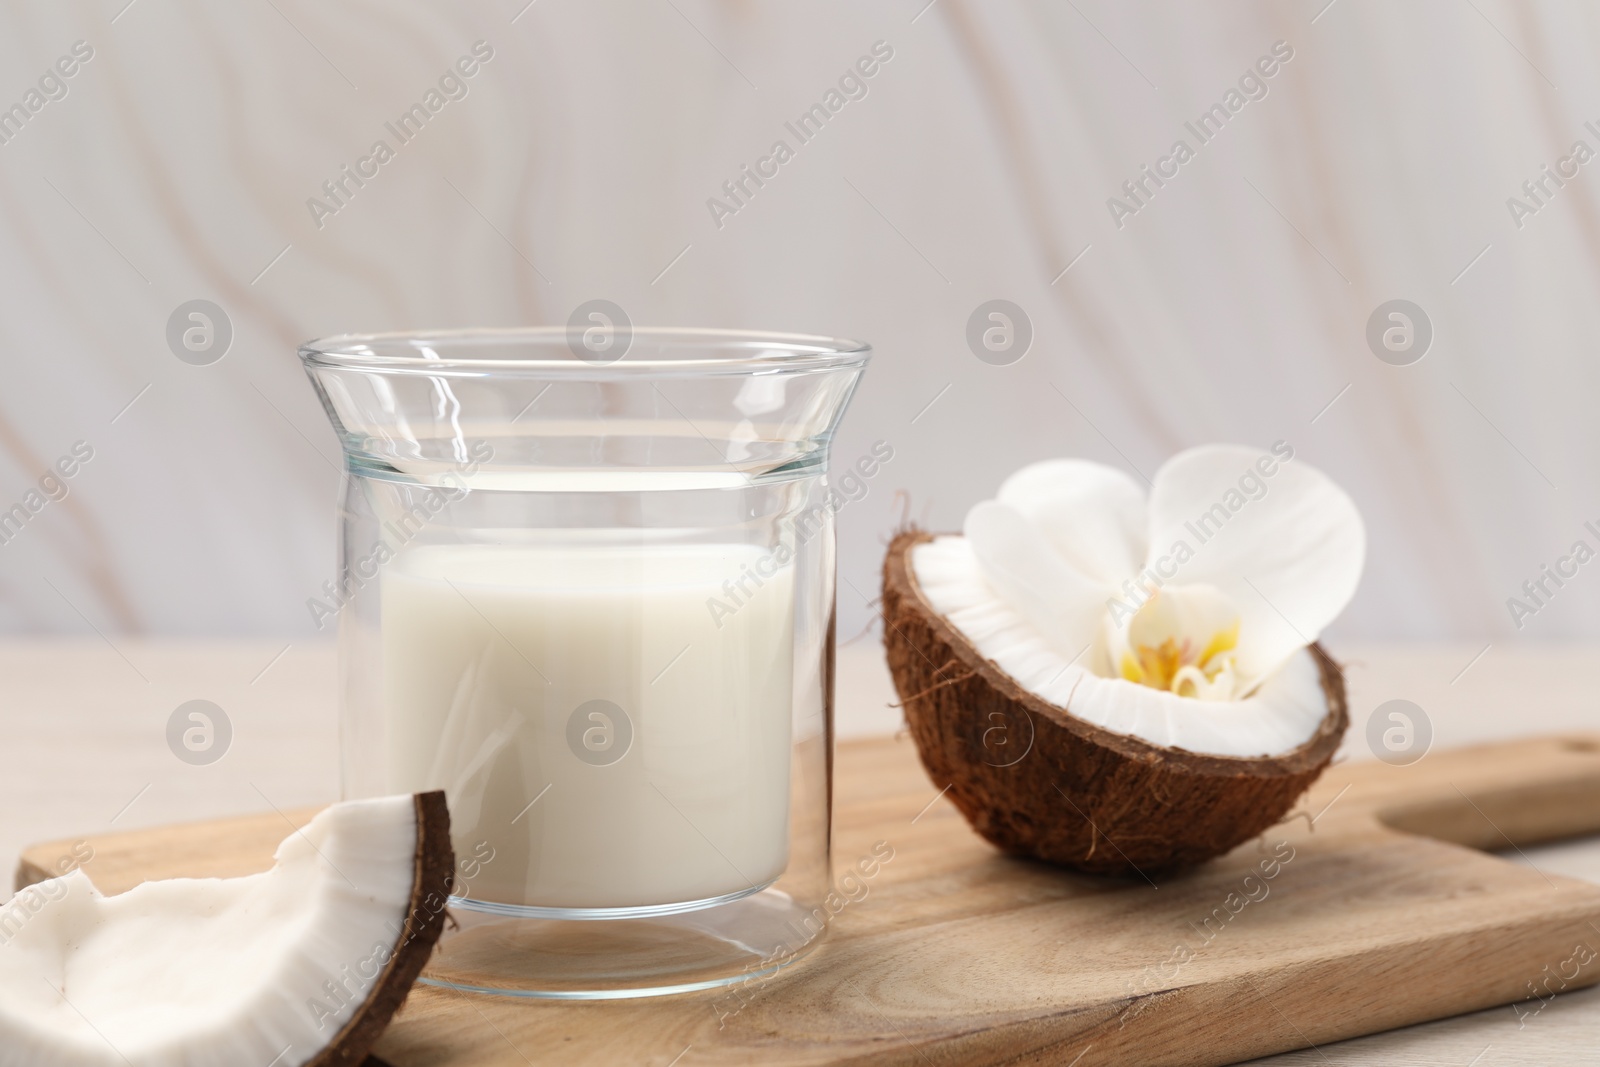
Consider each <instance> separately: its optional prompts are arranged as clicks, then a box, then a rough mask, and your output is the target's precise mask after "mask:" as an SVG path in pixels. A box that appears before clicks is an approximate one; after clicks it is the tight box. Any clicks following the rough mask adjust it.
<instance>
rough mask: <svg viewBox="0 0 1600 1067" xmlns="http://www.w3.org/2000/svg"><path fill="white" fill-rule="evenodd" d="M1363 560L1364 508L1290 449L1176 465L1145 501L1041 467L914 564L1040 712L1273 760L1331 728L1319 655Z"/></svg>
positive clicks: (1068, 471)
mask: <svg viewBox="0 0 1600 1067" xmlns="http://www.w3.org/2000/svg"><path fill="white" fill-rule="evenodd" d="M1365 552H1366V534H1365V528H1364V526H1363V525H1362V522H1361V517H1360V514H1359V512H1358V511H1357V510H1356V507H1355V505H1354V503H1353V502H1352V501H1351V500H1350V498H1349V497H1348V496H1346V495H1345V493H1344V492H1343V491H1342V490H1341V489H1339V487H1338V486H1336V485H1334V484H1333V483H1332V482H1331V481H1330V480H1329V479H1328V478H1327V477H1326V476H1325V475H1323V474H1322V473H1321V472H1320V471H1317V470H1315V469H1314V468H1312V467H1309V466H1307V465H1306V464H1304V463H1303V462H1300V461H1298V460H1297V459H1296V458H1295V456H1294V450H1293V449H1292V448H1290V447H1288V446H1287V445H1285V444H1284V443H1283V442H1279V443H1278V444H1277V445H1275V446H1274V448H1273V450H1272V451H1271V452H1262V451H1259V450H1254V449H1249V448H1244V447H1241V446H1236V445H1208V446H1203V447H1201V448H1195V449H1190V450H1188V451H1186V452H1183V453H1180V454H1178V455H1177V456H1175V457H1173V458H1172V459H1171V460H1169V461H1168V462H1167V463H1166V464H1165V465H1164V466H1163V467H1162V468H1161V470H1160V471H1158V472H1157V473H1156V476H1155V478H1154V481H1153V483H1152V485H1151V487H1150V490H1149V494H1148V497H1147V496H1146V492H1145V487H1144V486H1143V485H1141V484H1139V483H1138V482H1135V481H1134V480H1133V479H1132V478H1131V477H1129V476H1128V475H1126V474H1125V473H1123V472H1121V471H1118V470H1115V469H1114V468H1110V467H1105V466H1102V465H1100V464H1096V463H1089V462H1087V461H1084V460H1075V459H1062V460H1047V461H1045V462H1042V463H1036V464H1033V465H1031V466H1029V467H1024V468H1023V469H1022V470H1020V471H1018V472H1017V473H1016V474H1013V475H1012V476H1011V477H1010V478H1008V479H1007V480H1006V481H1005V482H1004V483H1003V484H1002V485H1001V487H1000V490H999V492H998V494H997V496H996V499H994V500H988V501H984V502H982V503H980V504H978V505H977V506H975V507H974V508H973V509H972V511H971V512H969V513H968V515H967V519H966V523H965V524H964V527H963V534H962V535H961V536H943V537H936V538H934V539H933V540H931V541H924V542H921V543H919V544H917V545H915V546H914V547H913V548H912V550H911V553H910V559H909V561H908V562H909V565H910V569H911V572H912V573H913V574H914V575H915V577H916V580H917V584H918V586H919V587H920V588H921V590H922V593H923V596H924V597H925V598H926V600H927V602H928V605H929V607H931V608H932V609H933V611H934V612H936V613H937V614H938V615H940V616H942V617H943V618H944V619H945V620H946V621H947V622H948V623H949V624H950V625H951V626H952V627H953V628H954V629H956V630H957V631H958V632H959V633H960V634H961V635H962V636H963V637H964V638H966V640H967V641H968V642H969V643H970V644H971V645H972V646H973V647H974V648H975V649H976V650H977V651H978V653H979V654H980V655H982V656H983V657H984V658H985V659H987V660H989V661H991V662H992V663H993V664H994V665H995V666H996V667H997V668H998V669H999V670H1001V671H1002V672H1003V673H1004V674H1006V675H1007V676H1008V677H1009V678H1011V679H1012V680H1013V681H1015V682H1016V683H1017V684H1018V685H1019V686H1021V687H1022V688H1023V689H1025V690H1027V691H1028V692H1030V693H1032V694H1034V695H1036V696H1038V697H1039V698H1041V699H1042V700H1044V701H1046V702H1048V703H1050V704H1052V705H1055V706H1056V707H1059V708H1063V709H1065V710H1067V711H1068V713H1069V714H1071V715H1072V716H1074V717H1076V718H1078V719H1080V720H1083V721H1085V722H1089V723H1092V724H1094V725H1096V726H1099V727H1101V728H1103V729H1105V730H1109V731H1111V732H1113V733H1117V734H1122V735H1124V736H1128V737H1135V738H1138V739H1140V740H1143V741H1146V742H1148V743H1150V744H1152V745H1157V746H1161V747H1164V748H1179V749H1184V750H1187V751H1189V752H1194V753H1198V754H1203V755H1213V756H1232V757H1240V758H1261V757H1265V756H1276V755H1283V754H1285V753H1288V752H1291V751H1293V750H1294V749H1296V748H1299V747H1300V746H1301V745H1303V744H1305V743H1306V742H1307V741H1309V740H1311V738H1312V737H1313V736H1314V735H1315V734H1316V733H1317V730H1318V727H1319V726H1320V725H1321V723H1322V721H1323V720H1324V719H1325V718H1326V716H1327V715H1328V711H1329V707H1328V698H1327V695H1326V693H1325V692H1324V690H1323V688H1322V681H1321V672H1320V670H1319V668H1318V665H1317V661H1316V659H1315V657H1314V656H1313V655H1312V653H1311V652H1310V651H1309V649H1308V647H1307V646H1309V645H1310V644H1311V642H1313V641H1314V640H1316V638H1317V636H1318V635H1319V634H1320V632H1321V630H1322V629H1323V627H1325V626H1326V625H1327V624H1328V623H1329V622H1331V621H1332V620H1333V618H1334V617H1335V616H1337V615H1338V614H1339V612H1340V611H1341V610H1343V608H1344V606H1345V605H1346V604H1347V603H1348V602H1349V600H1350V598H1351V596H1352V595H1353V594H1354V592H1355V587H1356V585H1357V582H1358V581H1359V578H1360V574H1361V569H1362V564H1363V562H1364V559H1365ZM1269 596H1270V599H1269Z"/></svg>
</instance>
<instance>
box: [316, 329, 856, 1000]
mask: <svg viewBox="0 0 1600 1067" xmlns="http://www.w3.org/2000/svg"><path fill="white" fill-rule="evenodd" d="M595 322H596V325H593V326H591V327H589V328H587V329H584V330H562V329H559V328H555V329H526V330H459V331H446V332H439V333H406V334H373V335H349V336H342V337H334V338H329V339H326V340H322V341H314V342H311V343H308V344H307V345H305V346H304V347H303V348H302V349H301V351H300V355H301V359H302V360H303V361H304V364H305V367H306V370H307V372H308V373H309V375H310V377H311V380H312V382H313V384H314V385H315V387H316V389H317V392H318V394H319V396H320V397H321V399H322V402H323V405H324V407H325V409H326V410H327V413H328V416H329V418H330V419H332V420H333V425H334V427H335V429H336V430H337V431H338V434H339V438H340V441H341V442H342V444H343V447H344V454H345V461H346V472H347V473H346V478H345V486H344V494H343V503H342V510H341V514H340V519H341V522H340V541H339V579H338V581H337V583H333V584H330V586H329V587H327V588H326V589H325V592H326V594H327V596H326V598H325V599H324V600H321V601H318V602H314V603H313V611H314V612H315V613H317V614H319V616H321V615H325V616H327V617H329V618H331V617H332V616H334V615H337V616H338V621H339V634H340V664H341V684H342V687H343V710H342V718H341V745H342V771H343V789H344V794H345V796H346V797H365V796H375V795H381V794H390V793H402V792H416V791H420V790H428V789H443V790H445V792H446V794H447V796H448V798H449V803H450V816H451V824H452V837H453V839H454V844H455V849H456V855H457V860H458V870H457V876H456V889H455V893H454V895H453V896H452V899H451V909H452V913H453V915H454V916H455V918H456V920H457V922H458V924H459V928H458V929H457V930H455V931H453V932H450V933H447V934H446V937H445V940H444V941H443V942H442V943H441V945H440V948H439V950H438V952H437V953H436V954H435V956H434V958H433V961H432V963H431V964H430V966H429V969H428V970H427V971H426V972H425V976H424V980H425V981H431V982H434V983H438V984H446V985H451V986H455V987H457V988H462V989H469V990H474V991H480V992H493V993H505V994H513V995H523V996H535V997H572V998H604V997H624V996H642V995H649V994H657V993H673V992H681V991H686V990H690V989H702V988H709V987H712V986H716V985H720V984H724V983H727V982H731V981H736V980H741V979H748V978H751V977H755V976H759V975H764V974H769V973H771V972H773V971H776V970H777V969H779V968H781V967H783V966H786V965H787V964H788V963H790V962H792V961H793V960H794V959H796V958H797V957H798V956H799V955H800V954H801V953H803V952H804V951H806V950H807V949H808V948H810V947H811V946H813V945H814V944H815V943H816V940H817V938H818V937H819V936H820V935H821V933H822V931H823V929H824V927H825V926H826V922H827V915H828V912H827V909H826V908H825V907H824V899H825V897H826V896H827V893H828V890H829V886H830V881H831V871H830V866H829V821H830V798H831V794H832V781H831V775H832V743H833V692H832V690H833V668H832V655H833V636H834V530H833V511H832V508H831V507H830V506H829V494H828V485H827V479H828V473H827V468H828V447H829V443H830V441H831V438H832V436H833V432H834V428H835V426H836V425H837V424H838V421H839V418H840V416H841V414H842V413H843V411H844V408H845V405H846V403H847V402H848V401H849V398H850V395H851V393H852V391H853V390H854V388H855V385H856V382H857V380H858V379H859V378H860V376H861V373H862V371H863V369H864V367H865V365H866V362H867V359H868V356H869V354H870V350H869V349H868V347H867V346H866V345H862V344H858V343H856V342H852V341H839V340H833V339H829V338H821V337H810V336H799V335H787V334H757V333H740V332H730V331H709V330H678V329H658V330H642V329H641V330H634V331H628V330H626V329H621V330H618V329H614V328H613V327H612V326H611V320H608V319H606V318H604V317H598V318H596V320H595ZM835 499H837V498H836V497H835Z"/></svg>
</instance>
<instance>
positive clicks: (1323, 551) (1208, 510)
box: [1150, 443, 1367, 692]
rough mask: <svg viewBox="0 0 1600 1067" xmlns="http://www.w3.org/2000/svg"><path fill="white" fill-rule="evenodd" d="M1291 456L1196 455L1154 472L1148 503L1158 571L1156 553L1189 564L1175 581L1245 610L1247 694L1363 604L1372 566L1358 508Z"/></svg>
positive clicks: (1199, 451) (1222, 450)
mask: <svg viewBox="0 0 1600 1067" xmlns="http://www.w3.org/2000/svg"><path fill="white" fill-rule="evenodd" d="M1293 456H1294V452H1293V450H1292V449H1290V448H1288V447H1287V446H1285V445H1282V444H1281V443H1280V444H1279V445H1277V446H1274V452H1272V453H1267V452H1262V451H1259V450H1257V449H1253V448H1246V447H1244V446H1241V445H1206V446H1203V447H1200V448H1192V449H1189V450H1188V451H1187V452H1181V453H1179V454H1178V455H1176V456H1174V457H1173V458H1172V459H1170V460H1168V461H1167V463H1166V465H1165V466H1163V467H1162V468H1161V470H1159V471H1158V472H1156V478H1155V488H1154V490H1153V491H1152V492H1151V495H1150V544H1151V546H1152V547H1151V557H1152V565H1153V564H1154V560H1155V559H1156V558H1158V556H1157V554H1158V553H1160V554H1162V556H1163V557H1166V558H1175V557H1178V556H1180V555H1182V556H1184V561H1183V562H1180V563H1177V564H1176V565H1175V567H1176V574H1174V575H1172V576H1171V577H1170V580H1171V581H1174V582H1178V583H1182V584H1188V583H1191V582H1205V583H1209V584H1211V585H1214V586H1216V587H1217V588H1218V589H1220V590H1221V591H1222V593H1223V594H1224V595H1226V596H1227V597H1228V598H1229V599H1231V600H1232V601H1233V602H1234V604H1235V605H1237V606H1238V609H1239V614H1240V619H1241V622H1240V628H1239V644H1238V649H1237V665H1238V669H1239V674H1240V675H1241V679H1242V681H1241V689H1240V691H1241V692H1248V691H1249V689H1250V688H1251V687H1252V686H1254V685H1256V684H1258V683H1259V682H1260V681H1261V680H1262V679H1263V678H1265V677H1266V676H1267V675H1269V674H1271V673H1272V672H1273V671H1274V670H1276V669H1277V668H1278V667H1279V666H1280V665H1282V664H1283V663H1284V662H1285V661H1286V660H1288V659H1289V657H1290V656H1292V655H1293V654H1294V653H1295V652H1296V651H1297V650H1299V649H1301V648H1304V647H1305V646H1306V645H1308V644H1310V643H1311V642H1312V641H1315V640H1316V639H1317V637H1318V635H1320V634H1321V633H1322V630H1323V628H1324V627H1326V626H1327V625H1328V624H1329V623H1330V622H1332V621H1333V620H1334V618H1335V617H1336V616H1337V615H1338V614H1339V612H1341V611H1342V610H1344V607H1345V605H1346V604H1348V603H1349V602H1350V598H1351V597H1352V596H1353V595H1354V594H1355V590H1356V584H1357V583H1358V582H1359V581H1360V578H1361V567H1362V564H1363V562H1364V561H1365V558H1366V543H1367V535H1366V527H1365V526H1364V525H1363V524H1362V522H1361V514H1360V512H1358V511H1357V510H1356V506H1355V503H1354V502H1353V501H1352V500H1351V499H1350V497H1349V496H1348V495H1347V494H1346V493H1345V492H1344V490H1342V489H1340V488H1339V487H1338V486H1337V485H1335V484H1334V483H1333V482H1332V481H1330V480H1329V479H1328V477H1327V476H1326V475H1324V474H1323V473H1322V472H1321V471H1319V470H1317V469H1316V468H1314V467H1310V466H1307V465H1306V464H1304V463H1302V462H1300V461H1298V460H1296V459H1294V458H1293ZM1179 544H1183V545H1186V546H1187V547H1188V551H1189V553H1192V558H1189V557H1188V556H1187V555H1186V554H1183V553H1179V552H1177V551H1175V549H1176V546H1178V545H1179ZM1172 567H1173V565H1172V564H1168V568H1167V569H1169V570H1170V569H1172ZM1162 577H1167V575H1165V574H1163V575H1162Z"/></svg>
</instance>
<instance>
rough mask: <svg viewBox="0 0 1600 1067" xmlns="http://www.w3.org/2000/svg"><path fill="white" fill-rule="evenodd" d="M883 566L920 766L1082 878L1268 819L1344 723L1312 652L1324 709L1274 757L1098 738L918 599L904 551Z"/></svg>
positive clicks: (1334, 672) (1178, 857)
mask: <svg viewBox="0 0 1600 1067" xmlns="http://www.w3.org/2000/svg"><path fill="white" fill-rule="evenodd" d="M931 539H932V535H930V534H928V533H926V532H923V531H918V530H912V531H907V532H903V533H901V534H899V535H898V536H897V537H895V539H894V541H893V542H892V543H891V544H890V546H889V554H888V556H887V558H886V559H885V560H884V565H883V614H884V622H885V626H884V646H885V649H886V650H887V653H888V659H889V670H890V673H891V674H892V675H893V676H894V684H895V688H896V689H897V690H898V691H899V693H900V700H901V703H902V706H903V707H904V710H905V716H906V721H907V723H908V724H909V725H910V727H911V735H912V737H913V738H915V740H916V744H917V751H918V753H920V755H921V757H922V765H923V767H924V768H926V770H927V772H928V775H929V777H931V778H932V779H933V782H934V784H935V785H936V786H938V787H940V788H943V787H945V786H946V785H948V786H949V794H948V795H949V797H950V799H951V800H952V801H953V802H954V803H955V806H956V808H957V809H958V810H960V812H961V814H962V815H964V816H966V819H967V821H968V822H969V823H971V824H972V828H973V829H974V830H976V831H978V833H980V834H982V835H983V836H984V837H985V838H986V839H988V840H989V841H990V842H991V843H992V844H994V845H995V846H996V847H998V848H1000V849H1002V850H1004V851H1006V852H1009V853H1012V854H1015V855H1020V856H1032V857H1034V858H1037V859H1041V860H1045V861H1046V862H1049V863H1054V864H1059V865H1061V866H1063V867H1070V868H1072V869H1074V870H1078V871H1084V872H1086V873H1089V874H1101V875H1133V876H1143V877H1145V878H1151V877H1153V876H1155V875H1157V874H1163V873H1169V872H1175V871H1180V870H1183V869H1184V868H1188V867H1193V866H1195V865H1196V864H1199V863H1203V862H1205V861H1206V860H1209V859H1211V858H1213V857H1215V856H1220V855H1222V854H1223V853H1225V852H1228V851H1229V850H1231V849H1233V848H1234V847H1235V846H1237V845H1239V844H1241V843H1243V842H1245V841H1248V840H1250V839H1251V838H1253V837H1255V836H1257V835H1258V834H1261V833H1262V832H1264V831H1265V830H1266V829H1267V828H1268V827H1270V826H1272V825H1273V824H1275V823H1277V822H1279V821H1281V820H1282V819H1283V817H1284V816H1285V814H1287V813H1288V811H1289V810H1290V808H1291V807H1292V806H1293V805H1294V802H1295V801H1296V800H1297V799H1298V798H1299V796H1300V795H1301V794H1302V793H1304V792H1305V790H1306V788H1307V787H1308V786H1310V785H1311V783H1312V782H1314V781H1316V779H1317V776H1318V775H1320V774H1321V773H1322V771H1323V768H1325V767H1327V765H1328V763H1329V761H1330V760H1332V759H1333V754H1334V751H1335V750H1336V749H1337V748H1338V747H1339V742H1340V740H1341V739H1342V738H1343V737H1344V732H1345V728H1346V727H1347V726H1348V725H1349V715H1348V712H1347V709H1346V704H1345V688H1344V676H1343V674H1342V672H1341V671H1340V669H1339V667H1338V665H1337V664H1335V663H1334V661H1333V660H1332V659H1330V658H1329V657H1328V655H1327V654H1326V653H1325V652H1324V651H1323V650H1322V648H1321V646H1320V645H1312V646H1311V653H1312V655H1313V656H1315V657H1316V661H1317V666H1318V667H1319V669H1320V670H1321V674H1322V688H1323V692H1324V693H1326V695H1327V701H1328V713H1327V715H1326V717H1324V718H1323V720H1322V723H1321V725H1320V726H1319V727H1318V728H1317V732H1316V734H1315V735H1313V736H1312V737H1311V739H1310V740H1309V741H1307V742H1306V743H1305V744H1303V745H1301V746H1300V747H1299V748H1296V749H1295V750H1294V751H1292V752H1288V753H1285V754H1283V755H1278V756H1268V757H1262V758H1257V759H1246V758H1237V757H1229V756H1209V755H1202V754H1197V753H1193V752H1188V751H1186V750H1184V749H1180V748H1166V747H1162V746H1159V745H1152V744H1150V743H1148V742H1146V741H1143V740H1140V739H1139V738H1137V737H1130V736H1128V735H1126V734H1118V733H1112V732H1111V731H1109V730H1105V729H1102V728H1101V727H1099V726H1096V725H1094V724H1093V723H1089V722H1086V721H1084V720H1082V719H1079V718H1077V717H1075V716H1073V715H1072V714H1071V713H1070V710H1069V709H1068V708H1062V707H1057V706H1056V705H1054V704H1051V703H1049V702H1048V701H1045V700H1043V699H1041V698H1040V697H1038V696H1036V695H1034V694H1033V693H1030V692H1028V691H1027V690H1025V689H1023V688H1022V687H1021V686H1020V685H1019V684H1018V683H1017V682H1016V681H1015V680H1014V679H1012V678H1011V677H1010V676H1009V675H1007V674H1006V673H1005V672H1004V671H1002V670H1001V669H1000V668H999V667H998V666H996V665H995V664H994V663H993V662H992V661H990V660H988V659H985V658H984V657H983V655H982V654H980V653H979V652H978V650H977V649H976V648H975V647H974V646H973V645H972V643H971V642H970V641H968V640H967V638H966V637H965V636H964V635H963V634H962V633H961V632H960V631H959V630H957V629H956V628H955V627H954V626H952V625H951V624H950V622H949V621H948V620H947V619H945V618H943V617H942V616H941V615H939V614H938V612H936V611H934V609H933V607H932V606H931V605H930V604H929V603H928V601H927V598H926V597H925V596H924V595H923V593H922V590H921V587H920V586H919V585H918V584H917V579H916V574H915V572H914V571H913V569H912V567H911V565H910V555H911V549H912V548H913V547H914V546H915V545H917V544H919V543H921V542H923V541H928V540H931Z"/></svg>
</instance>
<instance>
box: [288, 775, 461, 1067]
mask: <svg viewBox="0 0 1600 1067" xmlns="http://www.w3.org/2000/svg"><path fill="white" fill-rule="evenodd" d="M413 800H414V801H415V803H416V809H417V851H416V856H415V860H414V862H413V868H412V869H413V872H414V873H413V877H412V881H411V902H410V904H409V905H408V907H407V908H406V921H405V926H404V928H403V929H402V930H401V931H400V933H399V934H398V935H397V937H396V938H395V943H394V946H393V952H392V953H391V954H390V956H389V962H388V963H387V964H386V965H385V966H384V968H383V971H382V973H381V974H379V975H378V979H377V981H376V982H374V983H373V986H372V990H371V992H370V993H368V994H367V999H366V1001H365V1002H364V1003H363V1004H362V1005H361V1007H360V1008H358V1009H356V1013H355V1015H353V1016H352V1017H351V1018H350V1021H349V1022H347V1023H346V1024H345V1026H344V1029H342V1030H340V1031H339V1033H338V1035H337V1036H335V1037H334V1039H333V1040H332V1042H331V1043H329V1045H328V1046H327V1047H326V1048H324V1049H323V1050H322V1051H321V1052H319V1053H318V1054H317V1055H316V1057H315V1058H313V1059H312V1060H311V1061H310V1062H309V1063H308V1064H307V1067H382V1064H383V1061H381V1060H379V1059H377V1058H376V1057H370V1058H369V1056H368V1053H369V1052H371V1051H372V1046H373V1045H375V1044H377V1041H378V1038H379V1037H380V1036H382V1034H383V1031H384V1030H385V1029H386V1028H387V1027H388V1025H389V1022H390V1020H392V1019H393V1018H394V1015H395V1012H397V1011H399V1010H400V1006H401V1005H402V1004H404V1003H405V999H406V995H407V994H408V993H410V992H411V987H412V986H413V985H414V984H415V983H416V981H417V976H418V975H419V974H421V973H422V968H423V967H424V966H425V965H426V964H427V962H428V957H429V956H430V955H432V953H433V946H434V945H435V944H437V943H438V941H439V935H440V933H441V932H443V930H444V922H445V905H446V903H447V902H448V900H449V898H450V887H451V885H452V883H453V881H454V877H455V867H456V855H455V849H454V848H453V847H452V846H451V844H450V809H449V808H448V807H446V806H445V799H444V794H443V793H442V792H437V791H435V792H432V793H418V794H417V795H416V796H415V797H414V798H413Z"/></svg>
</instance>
